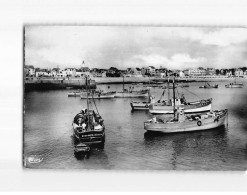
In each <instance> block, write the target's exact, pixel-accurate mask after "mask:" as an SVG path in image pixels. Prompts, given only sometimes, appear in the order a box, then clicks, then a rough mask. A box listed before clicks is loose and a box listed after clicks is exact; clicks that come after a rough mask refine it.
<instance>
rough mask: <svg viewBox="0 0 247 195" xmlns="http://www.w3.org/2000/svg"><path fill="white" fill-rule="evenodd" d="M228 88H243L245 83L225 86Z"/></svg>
mask: <svg viewBox="0 0 247 195" xmlns="http://www.w3.org/2000/svg"><path fill="white" fill-rule="evenodd" d="M225 87H226V88H243V87H244V85H243V83H229V84H227V85H225Z"/></svg>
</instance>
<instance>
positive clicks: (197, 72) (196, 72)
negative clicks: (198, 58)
mask: <svg viewBox="0 0 247 195" xmlns="http://www.w3.org/2000/svg"><path fill="white" fill-rule="evenodd" d="M188 74H189V76H195V77H196V76H205V75H206V70H205V69H202V68H197V69H189V71H188Z"/></svg>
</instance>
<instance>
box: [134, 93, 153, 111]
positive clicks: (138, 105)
mask: <svg viewBox="0 0 247 195" xmlns="http://www.w3.org/2000/svg"><path fill="white" fill-rule="evenodd" d="M148 99H149V100H148V101H143V102H140V101H131V102H130V106H131V109H132V111H134V110H148V109H149V106H150V104H151V103H154V99H155V98H154V96H151V95H149V96H148Z"/></svg>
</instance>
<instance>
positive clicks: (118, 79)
mask: <svg viewBox="0 0 247 195" xmlns="http://www.w3.org/2000/svg"><path fill="white" fill-rule="evenodd" d="M238 79H241V80H242V79H245V78H238ZM94 80H95V83H96V84H123V83H126V84H129V83H149V81H150V82H154V81H159V82H162V81H163V82H167V81H168V77H166V78H157V77H150V78H149V77H140V78H139V77H126V78H124V82H123V78H122V77H105V78H102V77H96V78H94ZM169 80H170V82H172V78H169ZM233 80H234V78H229V77H198V78H196V77H191V78H185V77H177V78H176V81H177V82H184V83H186V82H205V81H206V82H223V81H233Z"/></svg>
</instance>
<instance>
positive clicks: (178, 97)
mask: <svg viewBox="0 0 247 195" xmlns="http://www.w3.org/2000/svg"><path fill="white" fill-rule="evenodd" d="M176 91H177V96H178V99H180V97H179V93H178V87H176Z"/></svg>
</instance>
